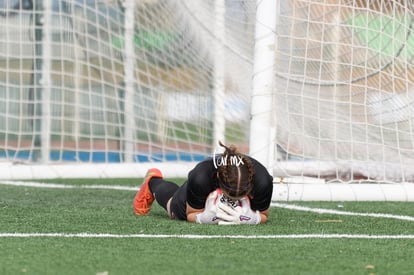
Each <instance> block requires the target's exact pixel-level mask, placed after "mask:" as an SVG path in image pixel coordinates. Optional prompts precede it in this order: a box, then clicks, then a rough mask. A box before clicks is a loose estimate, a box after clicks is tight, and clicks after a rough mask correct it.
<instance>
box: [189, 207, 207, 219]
mask: <svg viewBox="0 0 414 275" xmlns="http://www.w3.org/2000/svg"><path fill="white" fill-rule="evenodd" d="M203 211H204V208H202V209H195V208H193V207H191V206H190V205H189V204H188V203H187V221H188V222H196V216H197V215H198V214H201V213H202V212H203Z"/></svg>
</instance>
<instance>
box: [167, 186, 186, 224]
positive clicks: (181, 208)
mask: <svg viewBox="0 0 414 275" xmlns="http://www.w3.org/2000/svg"><path fill="white" fill-rule="evenodd" d="M167 211H168V215H169V216H170V218H171V219H177V220H182V221H186V220H187V182H186V183H184V184H183V185H181V186H180V187H179V188H178V189H177V191H176V192H175V193H174V195H173V196H172V198H171V199H170V200H169V201H168V203H167Z"/></svg>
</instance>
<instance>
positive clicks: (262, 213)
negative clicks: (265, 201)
mask: <svg viewBox="0 0 414 275" xmlns="http://www.w3.org/2000/svg"><path fill="white" fill-rule="evenodd" d="M268 217H269V208H267V209H266V210H264V211H260V223H266V222H267V219H268Z"/></svg>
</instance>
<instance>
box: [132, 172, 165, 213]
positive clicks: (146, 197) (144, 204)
mask: <svg viewBox="0 0 414 275" xmlns="http://www.w3.org/2000/svg"><path fill="white" fill-rule="evenodd" d="M152 178H162V173H161V171H160V170H158V169H157V168H151V169H149V170H148V171H147V174H146V175H145V179H144V182H143V183H142V185H141V187H140V189H139V190H138V192H137V194H136V195H135V198H134V212H135V214H136V215H139V216H144V215H148V213H149V212H150V210H151V205H152V203H153V202H154V196H153V195H152V193H151V191H150V189H149V182H150V180H151V179H152Z"/></svg>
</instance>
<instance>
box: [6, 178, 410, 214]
mask: <svg viewBox="0 0 414 275" xmlns="http://www.w3.org/2000/svg"><path fill="white" fill-rule="evenodd" d="M0 185H12V186H25V187H35V188H61V189H76V188H78V189H107V190H125V191H137V190H138V189H139V187H130V186H121V185H69V184H56V183H43V182H28V181H4V180H3V181H0ZM271 206H272V207H279V208H285V209H290V210H296V211H305V212H313V213H319V214H334V215H344V216H360V217H373V218H385V219H396V220H404V221H414V217H412V216H402V215H393V214H382V213H357V212H347V211H339V210H332V209H321V208H311V207H305V206H299V205H293V204H283V203H276V202H272V203H271Z"/></svg>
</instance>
